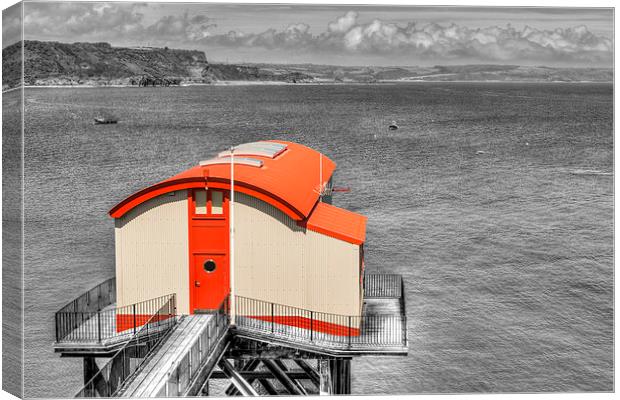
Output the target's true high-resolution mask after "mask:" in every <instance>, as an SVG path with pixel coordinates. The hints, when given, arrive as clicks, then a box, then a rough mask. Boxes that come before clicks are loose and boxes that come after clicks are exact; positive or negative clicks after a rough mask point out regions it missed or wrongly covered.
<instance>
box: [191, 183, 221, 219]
mask: <svg viewBox="0 0 620 400" xmlns="http://www.w3.org/2000/svg"><path fill="white" fill-rule="evenodd" d="M199 190H204V191H206V193H207V204H206V213H205V214H198V213H197V212H196V193H198V191H199ZM215 191H217V192H220V193H221V194H222V212H221V213H219V214H213V208H212V199H211V197H212V196H211V195H212V193H213V192H215ZM190 197H191V203H192V204H191V215H192V218H197V219H200V218H209V219H226V215H227V212H228V202H227V201H226V198H227V197H226V191H225V190H220V189H210V188H204V189H193V190H192V191H191V196H190Z"/></svg>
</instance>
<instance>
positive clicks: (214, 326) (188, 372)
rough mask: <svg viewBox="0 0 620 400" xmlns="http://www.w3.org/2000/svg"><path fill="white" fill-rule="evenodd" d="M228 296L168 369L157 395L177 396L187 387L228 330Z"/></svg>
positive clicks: (181, 394)
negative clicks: (188, 346) (189, 345)
mask: <svg viewBox="0 0 620 400" xmlns="http://www.w3.org/2000/svg"><path fill="white" fill-rule="evenodd" d="M228 324H229V297H228V296H227V297H226V299H224V301H223V302H222V304H221V305H220V307H219V308H218V309H217V310H216V311H215V312H214V317H213V318H212V319H211V320H210V321H209V322H208V324H207V326H206V327H205V328H204V329H203V331H202V332H201V333H200V336H198V338H196V340H195V341H194V343H192V346H191V348H190V351H189V352H188V353H187V354H185V356H184V357H183V358H182V359H181V360H180V361H179V362H178V364H177V365H175V366H174V368H173V369H172V370H171V371H170V373H169V375H168V380H167V381H166V383H165V385H164V386H163V387H162V388H161V390H160V393H159V395H158V396H157V397H179V396H183V394H184V393H185V392H186V391H187V390H188V389H189V385H190V383H191V382H192V381H193V380H194V378H196V375H197V374H198V373H199V372H200V370H201V368H202V367H203V365H204V363H205V362H206V361H207V360H208V358H209V356H210V355H211V354H212V351H213V349H214V348H215V347H216V346H217V344H218V343H219V340H220V338H221V337H222V335H224V334H225V333H226V331H227V330H228Z"/></svg>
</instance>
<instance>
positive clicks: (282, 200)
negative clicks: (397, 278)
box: [110, 141, 366, 244]
mask: <svg viewBox="0 0 620 400" xmlns="http://www.w3.org/2000/svg"><path fill="white" fill-rule="evenodd" d="M234 154H235V157H234V162H235V177H234V178H235V179H234V180H235V182H234V183H235V191H236V192H237V191H238V192H242V193H246V194H249V195H251V196H253V197H256V198H259V199H261V200H263V201H265V202H267V203H269V204H271V205H273V206H274V207H276V208H278V209H280V210H281V211H282V212H284V213H285V214H286V215H288V216H289V217H291V218H293V219H294V220H296V221H298V223H300V225H304V226H306V227H307V229H310V230H313V231H316V232H320V233H322V234H325V235H328V236H331V237H335V238H337V239H340V240H344V241H347V242H350V243H355V244H361V243H363V242H364V240H365V236H366V217H364V216H362V215H359V214H356V213H353V212H350V211H347V210H343V209H341V208H338V207H334V206H331V205H328V204H325V203H318V200H319V187H320V185H319V181H320V182H321V183H322V184H323V185H325V184H326V183H327V182H328V181H329V179H330V178H331V176H332V174H333V172H334V170H335V168H336V164H335V163H334V162H333V161H332V160H330V159H329V158H327V157H326V156H324V155H322V154H321V153H319V152H317V151H316V150H313V149H310V148H308V147H306V146H303V145H300V144H297V143H292V142H285V141H266V142H255V143H249V144H244V145H240V146H236V147H235V150H234ZM321 159H322V160H321ZM200 164H201V165H198V166H195V167H193V168H190V169H188V170H186V171H183V172H181V173H180V174H178V175H175V176H173V177H171V178H169V179H166V180H164V181H162V182H159V183H157V184H155V185H152V186H149V187H147V188H145V189H143V190H141V191H139V192H137V193H134V194H133V195H131V196H129V197H128V198H126V199H125V200H123V201H121V202H120V203H118V204H117V205H116V206H114V207H113V208H112V209H111V210H110V216H112V217H113V218H120V217H122V216H123V215H124V214H125V213H127V212H128V211H130V210H131V209H132V208H134V207H136V206H137V205H138V204H141V203H143V202H145V201H147V200H150V199H152V198H154V197H157V196H160V195H162V194H164V193H168V192H173V191H176V190H183V189H191V188H204V187H211V188H220V189H229V190H230V154H229V152H222V153H220V154H219V155H218V156H217V157H215V158H213V159H211V160H207V161H202V162H201V163H200Z"/></svg>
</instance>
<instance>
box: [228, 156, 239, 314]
mask: <svg viewBox="0 0 620 400" xmlns="http://www.w3.org/2000/svg"><path fill="white" fill-rule="evenodd" d="M234 150H235V148H234V146H231V147H230V220H229V229H230V250H229V254H230V256H229V258H230V324H231V325H235V316H236V311H237V310H236V309H235V156H234V154H233V153H234Z"/></svg>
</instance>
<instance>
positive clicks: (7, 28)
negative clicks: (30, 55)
mask: <svg viewBox="0 0 620 400" xmlns="http://www.w3.org/2000/svg"><path fill="white" fill-rule="evenodd" d="M21 38H22V7H21V4H20V3H18V4H15V5H13V6H11V7H9V8H6V9H4V10H2V48H4V47H6V46H9V45H11V44H13V43H15V42H18V41H20V40H21Z"/></svg>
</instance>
